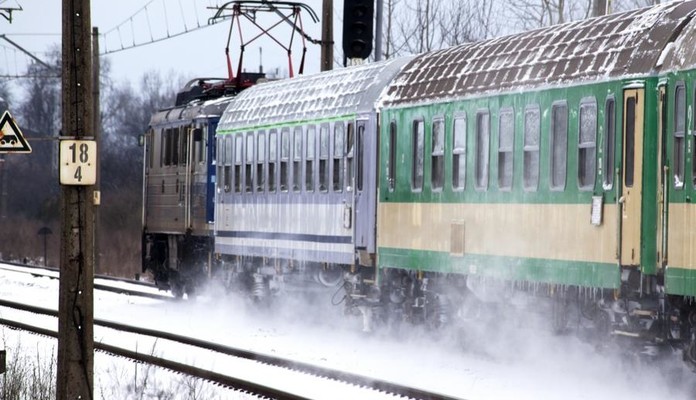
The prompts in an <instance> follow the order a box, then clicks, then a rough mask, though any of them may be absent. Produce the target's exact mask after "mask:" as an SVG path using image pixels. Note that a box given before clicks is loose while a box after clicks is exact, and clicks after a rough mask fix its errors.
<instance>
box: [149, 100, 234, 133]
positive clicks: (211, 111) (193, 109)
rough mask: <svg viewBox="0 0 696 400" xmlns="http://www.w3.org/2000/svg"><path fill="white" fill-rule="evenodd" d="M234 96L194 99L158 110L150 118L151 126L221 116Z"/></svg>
mask: <svg viewBox="0 0 696 400" xmlns="http://www.w3.org/2000/svg"><path fill="white" fill-rule="evenodd" d="M233 98H234V96H225V97H219V98H217V99H212V100H204V101H200V100H194V101H192V102H190V103H187V104H185V105H182V106H178V107H171V108H166V109H162V110H158V111H157V112H156V113H155V114H154V115H152V117H151V118H150V126H157V125H162V124H167V123H172V122H175V121H179V120H186V121H190V120H192V119H194V118H201V117H209V116H220V115H222V113H223V111H225V107H227V104H228V103H229V102H230V101H231V100H232V99H233Z"/></svg>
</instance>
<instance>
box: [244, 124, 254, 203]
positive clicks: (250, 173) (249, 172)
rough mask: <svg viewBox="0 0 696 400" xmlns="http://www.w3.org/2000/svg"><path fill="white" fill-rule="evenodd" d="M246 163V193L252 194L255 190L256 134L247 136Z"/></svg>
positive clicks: (251, 133)
mask: <svg viewBox="0 0 696 400" xmlns="http://www.w3.org/2000/svg"><path fill="white" fill-rule="evenodd" d="M245 156H246V157H245V159H244V161H245V162H246V164H245V168H244V171H245V172H244V191H245V192H247V193H251V192H252V191H253V190H254V133H253V132H249V133H247V136H246V154H245Z"/></svg>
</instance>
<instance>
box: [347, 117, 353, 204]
mask: <svg viewBox="0 0 696 400" xmlns="http://www.w3.org/2000/svg"><path fill="white" fill-rule="evenodd" d="M354 147H355V129H354V128H353V123H352V122H349V123H348V125H347V134H346V177H345V181H346V182H345V183H346V190H348V191H350V190H351V186H352V185H353V158H354V150H353V149H354Z"/></svg>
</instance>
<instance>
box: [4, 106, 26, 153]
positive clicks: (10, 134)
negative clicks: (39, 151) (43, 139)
mask: <svg viewBox="0 0 696 400" xmlns="http://www.w3.org/2000/svg"><path fill="white" fill-rule="evenodd" d="M0 153H31V146H29V142H27V141H26V139H24V135H22V131H20V130H19V126H17V124H16V123H15V121H14V119H13V118H12V116H11V115H10V112H9V111H5V113H4V114H2V118H1V119H0Z"/></svg>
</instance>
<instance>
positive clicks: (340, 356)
mask: <svg viewBox="0 0 696 400" xmlns="http://www.w3.org/2000/svg"><path fill="white" fill-rule="evenodd" d="M57 292H58V281H56V280H51V279H48V278H35V277H31V276H30V275H26V274H20V273H15V272H8V271H2V270H0V298H3V299H8V300H13V301H18V302H27V303H29V304H34V305H38V306H42V307H48V308H54V307H57V299H58V294H57ZM329 296H330V294H327V296H317V297H316V298H314V299H313V301H312V303H313V306H311V307H310V306H308V305H307V304H303V302H301V301H299V300H286V301H282V302H277V304H275V310H274V311H273V312H272V313H269V312H268V311H264V310H260V309H259V308H258V307H256V306H250V305H247V304H246V303H245V302H243V301H241V300H239V299H236V298H234V297H232V296H228V295H225V294H224V293H223V292H222V291H215V290H212V291H211V292H210V294H207V295H205V296H201V297H200V298H198V299H197V300H196V301H193V302H162V301H159V300H153V299H146V298H135V297H130V296H126V295H119V294H114V293H104V292H95V306H94V308H95V317H96V318H99V319H108V320H114V321H122V322H127V323H129V324H132V325H142V326H146V327H148V328H152V329H158V330H165V331H171V332H175V333H178V334H185V335H191V336H196V337H198V338H200V339H204V340H209V341H217V342H221V343H225V344H228V345H230V346H235V347H242V348H249V349H254V350H259V349H260V350H263V351H266V352H268V353H270V354H274V355H280V356H285V357H288V358H294V359H298V360H302V361H305V362H311V363H316V364H323V365H324V364H325V365H330V366H331V367H340V368H343V369H345V370H348V371H351V372H356V373H359V374H362V375H368V376H378V377H380V378H383V379H388V380H393V381H400V382H405V383H408V384H409V385H412V386H420V387H423V388H426V389H428V390H436V391H438V392H441V393H443V394H447V395H450V396H457V397H461V398H463V399H467V400H491V399H496V400H502V399H515V400H526V399H530V400H531V399H535V400H536V399H548V400H552V399H559V400H580V399H592V400H597V399H611V400H621V399H631V400H636V399H658V398H664V399H667V398H668V399H670V400H682V399H683V400H686V399H693V398H694V396H696V376H695V375H693V374H692V373H691V372H689V371H688V370H686V368H684V367H683V366H682V365H681V363H680V360H679V356H678V355H674V356H672V357H670V358H669V359H668V360H667V361H668V362H667V363H666V364H661V365H660V366H652V365H641V364H639V363H631V362H627V361H625V360H622V359H619V358H617V357H615V356H611V355H609V354H607V353H609V352H607V351H604V350H602V351H597V349H596V348H595V347H594V346H592V345H590V344H588V343H585V342H583V341H580V340H578V339H576V338H575V337H573V336H560V337H559V336H554V335H552V334H550V333H547V332H545V331H544V330H538V329H530V328H529V327H525V326H518V325H517V324H515V323H499V324H496V325H489V326H486V327H484V326H474V327H472V329H471V331H470V332H468V333H467V335H465V338H466V339H462V338H461V337H458V338H457V339H454V338H452V337H449V336H446V337H438V335H436V334H434V333H433V332H428V331H425V330H415V331H410V332H408V333H401V334H399V335H397V336H392V335H393V334H387V333H385V332H376V333H373V334H365V333H362V332H360V329H359V328H360V325H359V321H357V320H350V319H345V318H344V317H343V316H342V313H341V309H340V308H331V306H330V305H329V304H330V303H329V300H328V297H329ZM325 297H326V298H325ZM317 304H326V306H325V307H317ZM6 313H9V311H8V310H6V309H0V317H2V316H3V314H6ZM26 318H28V319H31V320H29V321H25V322H28V323H34V322H35V321H34V320H33V319H34V317H26ZM37 319H38V318H37ZM36 322H37V323H45V322H40V321H36ZM50 324H51V323H49V325H50ZM51 328H55V326H53V327H51ZM100 335H101V336H100ZM105 335H108V333H107V332H106V331H100V330H95V340H96V341H99V340H106V337H105ZM0 340H2V341H3V342H2V343H4V347H5V348H6V349H7V351H8V360H12V359H13V355H15V356H16V353H21V354H22V355H23V357H25V356H26V357H29V356H31V357H34V356H36V357H39V358H40V359H41V360H43V361H44V362H46V360H50V359H52V358H55V353H56V350H55V341H54V340H50V339H45V338H41V337H37V336H32V335H29V334H21V333H18V332H15V331H12V330H10V329H7V328H4V327H0ZM158 346H159V347H158ZM140 350H141V351H152V352H154V353H158V354H161V352H162V351H166V348H165V346H164V345H162V344H157V343H156V344H154V345H153V344H152V343H143V344H140ZM184 356H185V357H188V359H189V360H191V359H192V357H193V358H195V355H190V354H188V355H184ZM36 357H34V358H36ZM195 363H196V365H198V366H199V367H209V368H211V369H215V368H220V367H221V366H219V365H218V366H216V365H214V364H215V361H214V360H213V359H209V360H207V359H198V358H196V359H195ZM260 379H263V380H264V381H265V382H268V384H271V383H272V382H274V381H275V380H282V379H287V378H285V377H283V376H281V375H280V374H279V375H278V376H263V377H260ZM143 385H146V386H147V391H146V393H145V394H144V395H141V394H139V393H138V390H142V388H143ZM94 393H95V398H103V399H112V398H136V397H137V398H159V397H158V393H160V394H161V393H175V394H176V396H175V397H173V398H181V399H186V398H193V397H191V393H196V394H197V395H198V397H195V398H203V399H235V398H248V397H246V395H242V394H236V393H234V392H232V391H229V390H226V389H220V388H217V387H215V386H212V385H208V384H202V383H201V382H197V381H194V380H191V379H186V378H182V377H180V376H178V375H174V374H171V373H168V372H166V371H161V370H157V371H154V370H152V369H151V368H150V369H148V368H147V367H145V366H142V365H136V364H133V363H130V362H127V361H124V360H121V359H117V358H114V357H111V356H107V355H104V354H101V353H97V355H96V356H95V389H94ZM187 396H188V397H187ZM316 396H317V397H316V398H320V399H337V398H350V397H346V396H348V395H346V394H342V395H341V394H337V393H321V394H318V395H316Z"/></svg>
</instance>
